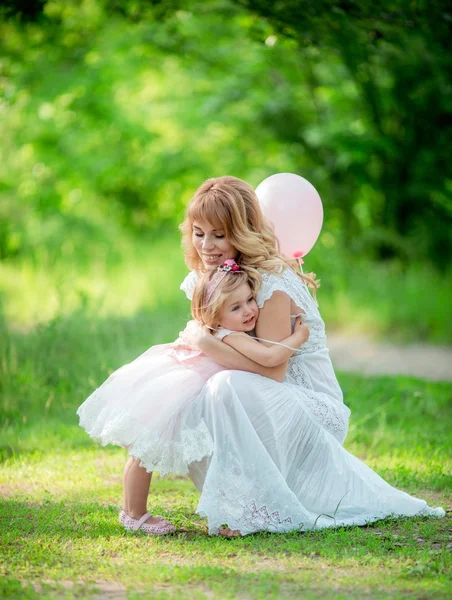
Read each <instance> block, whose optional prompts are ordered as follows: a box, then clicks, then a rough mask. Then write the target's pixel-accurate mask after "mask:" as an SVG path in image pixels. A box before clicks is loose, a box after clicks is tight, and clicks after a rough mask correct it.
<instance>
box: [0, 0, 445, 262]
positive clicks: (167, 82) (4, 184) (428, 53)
mask: <svg viewBox="0 0 452 600" xmlns="http://www.w3.org/2000/svg"><path fill="white" fill-rule="evenodd" d="M23 6H25V5H24V4H22V3H20V2H19V3H15V2H13V1H9V2H8V3H7V12H6V13H4V15H5V16H4V20H3V23H2V24H1V29H2V31H1V33H2V36H1V37H2V42H1V43H2V55H3V58H2V59H1V70H2V84H1V85H2V89H3V100H2V105H1V106H2V109H1V113H0V114H1V117H0V118H1V120H2V123H3V124H2V125H1V127H2V130H3V140H4V157H3V159H2V164H1V166H0V185H1V187H0V194H1V195H2V196H1V197H2V201H3V207H4V208H3V209H2V210H1V211H0V223H1V225H0V252H2V253H3V255H4V256H5V255H8V254H9V253H11V252H13V251H14V249H16V250H17V251H19V249H20V248H21V247H22V246H23V245H24V244H25V243H26V241H27V240H33V239H34V238H33V231H35V237H36V238H38V237H39V236H41V235H43V231H44V230H45V231H48V232H49V235H51V232H52V231H55V230H56V229H58V227H57V225H55V223H57V222H59V223H63V222H64V223H71V228H72V230H75V229H77V228H81V229H82V230H84V228H85V229H86V228H87V227H88V229H89V227H91V226H93V223H97V224H98V225H99V226H100V225H101V224H102V223H104V222H106V221H108V222H117V223H120V224H122V225H126V226H127V227H129V228H132V229H146V228H160V227H162V226H165V223H171V224H174V221H175V220H177V219H179V218H180V217H181V214H182V211H183V206H184V203H185V202H186V200H187V199H188V197H189V195H190V193H191V192H192V191H193V189H194V188H195V187H197V185H198V184H199V183H200V182H201V181H202V180H203V179H205V178H206V177H209V176H213V175H220V174H223V173H233V174H235V175H237V176H240V177H244V178H246V179H248V180H249V181H250V182H251V183H252V184H254V185H256V184H257V183H259V181H260V180H261V179H263V178H264V177H265V176H267V175H270V174H271V173H273V172H277V171H295V172H299V173H300V174H303V175H304V176H305V177H307V178H308V179H310V180H311V181H312V182H313V183H314V185H315V186H316V187H317V188H318V189H319V191H320V193H321V196H322V198H323V200H324V203H325V205H326V215H327V227H328V228H329V230H330V231H333V232H334V233H335V235H337V237H338V239H341V240H342V243H343V244H345V245H348V246H349V247H350V249H352V250H353V251H355V252H362V253H367V254H369V255H371V256H374V257H380V258H382V257H383V258H385V257H394V256H399V257H401V258H403V259H411V258H413V257H423V258H427V259H429V260H432V261H434V262H435V263H436V264H438V265H444V264H445V263H446V261H447V256H448V254H449V253H450V250H451V249H452V242H451V238H450V234H449V232H450V226H451V224H452V202H451V198H450V195H451V188H452V183H451V180H450V177H449V176H448V172H447V163H448V152H449V147H450V145H451V144H450V142H451V140H450V133H449V131H450V130H448V128H447V125H448V124H449V123H450V108H451V89H452V88H451V85H450V76H449V73H450V69H451V66H452V65H451V53H450V51H449V50H448V39H449V37H450V23H451V16H450V14H449V13H448V12H447V8H446V5H445V3H443V2H441V1H439V2H438V1H437V2H430V3H428V4H427V3H423V2H414V3H413V2H409V1H408V0H391V1H388V2H384V3H383V2H372V3H371V2H359V3H358V2H352V1H350V0H347V1H345V2H344V1H342V2H339V1H337V0H333V1H328V2H327V1H326V0H320V1H316V2H315V1H314V0H305V1H303V2H300V1H296V0H287V1H286V0H278V2H273V3H269V2H264V1H260V0H239V1H237V2H228V1H223V0H215V1H213V2H209V3H203V2H197V1H195V0H185V1H179V2H177V1H175V0H172V1H171V2H159V1H153V2H146V1H144V0H129V1H125V2H120V1H119V0H84V1H83V2H75V1H73V0H68V1H65V2H63V1H62V0H52V1H48V2H45V3H44V2H43V3H39V2H35V3H32V6H33V7H34V9H33V10H31V9H30V10H28V12H27V11H25V10H24V9H23ZM29 6H31V5H29ZM14 14H15V15H16V17H15V16H14ZM18 17H20V18H18ZM30 21H31V22H30ZM18 184H19V185H18ZM31 224H34V225H33V226H32V225H31ZM55 228H56V229H55ZM38 229H39V232H38V233H36V232H37V231H38Z"/></svg>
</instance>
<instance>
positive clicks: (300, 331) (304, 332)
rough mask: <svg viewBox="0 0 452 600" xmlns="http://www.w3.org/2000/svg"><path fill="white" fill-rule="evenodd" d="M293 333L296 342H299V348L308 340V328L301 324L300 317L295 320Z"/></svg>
mask: <svg viewBox="0 0 452 600" xmlns="http://www.w3.org/2000/svg"><path fill="white" fill-rule="evenodd" d="M293 333H294V335H296V336H297V341H298V340H299V342H300V346H302V345H303V344H304V343H306V342H307V341H308V340H309V327H308V326H307V325H306V323H303V321H302V318H301V317H300V316H298V317H297V318H296V319H295V323H294V328H293Z"/></svg>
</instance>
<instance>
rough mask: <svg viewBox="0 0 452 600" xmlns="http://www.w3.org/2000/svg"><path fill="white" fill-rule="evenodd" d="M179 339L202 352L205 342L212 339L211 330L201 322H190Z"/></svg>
mask: <svg viewBox="0 0 452 600" xmlns="http://www.w3.org/2000/svg"><path fill="white" fill-rule="evenodd" d="M179 337H180V338H181V340H182V341H183V342H185V343H186V344H187V345H188V346H190V348H195V349H197V350H201V351H202V346H203V344H204V342H205V341H206V340H207V339H209V338H210V337H211V334H210V331H209V329H208V328H207V327H206V326H205V325H203V324H202V323H201V322H200V321H189V322H188V323H187V325H186V327H185V329H184V330H183V331H181V332H180V333H179Z"/></svg>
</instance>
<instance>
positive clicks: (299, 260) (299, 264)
mask: <svg viewBox="0 0 452 600" xmlns="http://www.w3.org/2000/svg"><path fill="white" fill-rule="evenodd" d="M297 263H298V267H299V268H300V273H301V274H302V275H303V267H302V266H301V265H304V260H303V259H302V258H301V256H297Z"/></svg>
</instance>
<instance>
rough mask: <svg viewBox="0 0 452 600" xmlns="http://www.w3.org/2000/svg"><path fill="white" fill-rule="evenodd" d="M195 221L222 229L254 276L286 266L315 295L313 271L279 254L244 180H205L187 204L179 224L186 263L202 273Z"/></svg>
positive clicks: (273, 238) (277, 246) (225, 177)
mask: <svg viewBox="0 0 452 600" xmlns="http://www.w3.org/2000/svg"><path fill="white" fill-rule="evenodd" d="M194 221H207V222H208V223H210V225H212V226H213V227H215V228H216V229H218V230H220V231H222V232H223V233H224V235H225V236H226V239H227V240H228V241H229V243H230V244H231V245H232V246H233V247H234V248H235V249H236V250H237V252H238V256H237V257H236V258H235V260H236V261H237V262H238V263H239V264H240V266H241V267H242V268H243V267H246V268H247V269H248V272H254V273H253V277H254V279H256V280H260V273H259V272H258V269H262V270H264V271H267V272H268V273H281V272H282V271H284V269H286V268H287V266H289V267H290V268H292V269H293V270H294V271H295V272H296V273H297V274H298V275H299V276H300V277H301V278H302V279H303V280H304V281H305V282H306V284H307V285H308V286H309V287H310V288H312V290H313V295H314V298H315V296H316V292H317V288H318V287H319V282H318V281H316V275H315V273H308V274H301V273H299V272H298V271H297V270H296V267H297V261H296V260H295V259H290V258H287V257H285V256H283V255H282V254H281V253H280V251H279V242H278V239H277V238H276V236H275V234H274V232H273V228H272V226H271V224H270V222H269V221H268V220H267V219H266V218H265V217H264V215H263V214H262V211H261V208H260V206H259V201H258V199H257V196H256V194H255V192H254V190H253V188H252V187H251V186H250V185H249V184H248V183H246V181H243V180H242V179H237V177H232V176H229V175H226V176H224V177H216V178H213V179H208V180H207V181H205V182H204V183H203V184H202V185H201V186H200V187H199V188H198V189H197V190H196V192H195V195H194V196H193V198H192V199H191V201H190V203H189V205H188V207H187V212H186V215H185V220H184V222H183V223H182V224H181V225H180V230H181V231H182V244H183V246H184V250H185V263H186V265H187V267H188V268H189V269H192V270H193V269H194V270H197V271H201V272H202V271H203V270H204V269H203V264H202V261H201V259H200V257H199V255H198V253H197V251H196V249H195V247H194V246H193V242H192V231H193V223H194Z"/></svg>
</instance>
